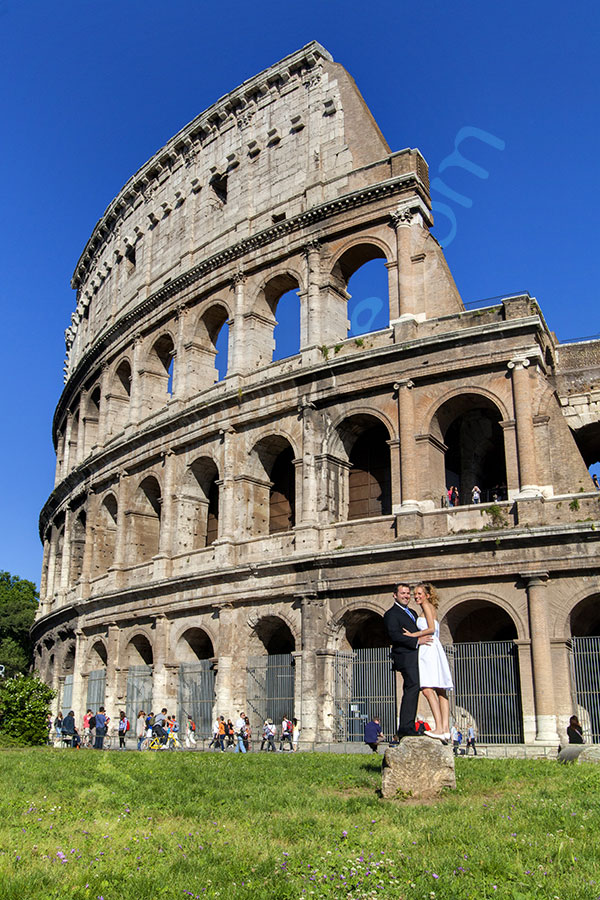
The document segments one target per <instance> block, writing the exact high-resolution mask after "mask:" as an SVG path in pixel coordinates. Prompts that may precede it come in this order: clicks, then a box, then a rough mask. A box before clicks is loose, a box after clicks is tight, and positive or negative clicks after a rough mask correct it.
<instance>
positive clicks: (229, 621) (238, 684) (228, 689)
mask: <svg viewBox="0 0 600 900" xmlns="http://www.w3.org/2000/svg"><path fill="white" fill-rule="evenodd" d="M236 631H237V615H236V610H235V609H234V606H233V604H232V603H223V604H220V605H219V636H218V648H219V649H218V658H219V662H218V670H217V678H216V681H215V715H223V716H225V718H228V716H229V711H230V710H231V711H232V712H233V711H235V712H236V713H237V712H239V711H240V710H241V709H244V708H245V706H246V695H247V684H246V664H245V660H246V648H245V647H244V652H243V653H239V652H238V653H236V650H238V651H239V650H240V649H241V648H240V647H239V644H240V641H239V639H238V637H237V634H236ZM242 657H243V661H242ZM252 724H253V726H254V727H256V722H253V723H252ZM261 724H262V723H261Z"/></svg>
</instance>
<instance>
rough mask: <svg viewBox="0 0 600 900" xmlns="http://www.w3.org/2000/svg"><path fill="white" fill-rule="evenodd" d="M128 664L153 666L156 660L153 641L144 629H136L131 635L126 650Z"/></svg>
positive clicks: (125, 655) (126, 662) (125, 656)
mask: <svg viewBox="0 0 600 900" xmlns="http://www.w3.org/2000/svg"><path fill="white" fill-rule="evenodd" d="M124 658H125V664H126V665H127V666H151V665H152V664H153V662H154V653H153V649H152V642H151V640H150V638H149V637H148V636H147V635H146V634H145V632H144V631H141V630H140V631H135V632H134V633H133V634H131V635H130V636H129V639H128V641H127V644H126V645H125V652H124Z"/></svg>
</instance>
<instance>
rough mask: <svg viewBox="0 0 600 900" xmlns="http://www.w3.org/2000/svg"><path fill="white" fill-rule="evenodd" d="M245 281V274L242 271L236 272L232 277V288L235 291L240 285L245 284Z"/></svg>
mask: <svg viewBox="0 0 600 900" xmlns="http://www.w3.org/2000/svg"><path fill="white" fill-rule="evenodd" d="M245 281H246V276H245V275H244V273H243V272H242V270H241V269H240V270H239V271H237V272H235V273H234V274H233V275H232V276H231V286H232V288H233V290H235V289H236V287H238V285H240V284H244V283H245Z"/></svg>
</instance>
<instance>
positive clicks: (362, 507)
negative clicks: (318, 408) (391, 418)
mask: <svg viewBox="0 0 600 900" xmlns="http://www.w3.org/2000/svg"><path fill="white" fill-rule="evenodd" d="M389 441H390V429H389V428H388V425H387V424H386V417H385V416H383V415H380V414H379V413H378V412H374V411H369V412H366V411H365V412H359V411H357V410H352V411H351V412H350V413H347V414H346V415H345V416H344V417H343V418H340V419H339V420H338V422H337V425H336V426H335V429H334V430H333V431H332V433H331V435H330V441H329V447H330V450H329V454H328V463H327V465H328V468H329V482H330V484H331V485H333V488H334V489H333V492H332V494H331V496H330V502H331V503H332V512H333V514H334V517H335V518H336V519H337V520H338V521H346V520H348V519H359V518H368V517H371V516H382V515H389V514H390V513H391V511H392V483H391V458H390V448H389Z"/></svg>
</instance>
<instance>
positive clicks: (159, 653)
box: [152, 615, 177, 713]
mask: <svg viewBox="0 0 600 900" xmlns="http://www.w3.org/2000/svg"><path fill="white" fill-rule="evenodd" d="M169 628H170V622H169V619H168V618H167V617H166V616H165V615H158V616H156V618H155V619H154V646H153V647H152V662H153V674H152V706H153V708H154V711H155V712H158V711H159V710H160V709H162V708H163V706H166V707H167V709H168V710H169V712H172V713H174V712H175V703H176V700H177V696H176V695H175V696H173V695H172V689H171V688H172V686H171V685H170V680H171V679H170V677H169V676H170V670H171V669H172V668H173V666H174V663H170V662H169Z"/></svg>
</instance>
